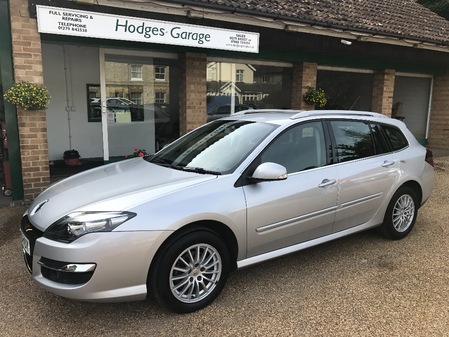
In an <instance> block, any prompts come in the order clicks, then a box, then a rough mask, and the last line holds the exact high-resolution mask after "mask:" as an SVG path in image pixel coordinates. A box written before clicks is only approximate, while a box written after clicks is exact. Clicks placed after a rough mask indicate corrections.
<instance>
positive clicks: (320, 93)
mask: <svg viewBox="0 0 449 337" xmlns="http://www.w3.org/2000/svg"><path fill="white" fill-rule="evenodd" d="M303 98H304V101H305V102H306V103H307V104H311V105H315V106H317V107H319V108H322V107H324V106H325V105H326V103H327V97H326V93H325V92H324V90H323V89H321V88H319V89H315V88H312V87H309V88H308V89H307V92H306V93H305V94H304V96H303Z"/></svg>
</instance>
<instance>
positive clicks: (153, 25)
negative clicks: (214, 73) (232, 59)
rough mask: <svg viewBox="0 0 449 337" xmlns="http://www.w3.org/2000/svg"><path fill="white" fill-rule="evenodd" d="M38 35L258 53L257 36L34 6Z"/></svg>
mask: <svg viewBox="0 0 449 337" xmlns="http://www.w3.org/2000/svg"><path fill="white" fill-rule="evenodd" d="M36 8H37V23H38V30H39V33H45V34H58V35H70V36H80V37H90V38H100V39H112V40H123V41H136V42H149V43H158V44H169V45H177V46H187V47H198V48H210V49H221V50H230V51H240V52H247V53H258V52H259V33H254V32H245V31H235V30H229V29H221V28H215V27H206V26H199V25H189V24H184V23H178V22H168V21H159V20H151V19H145V18H137V17H129V16H118V15H113V14H105V13H97V12H88V11H80V10H73V9H67V8H58V7H49V6H41V5H37V6H36Z"/></svg>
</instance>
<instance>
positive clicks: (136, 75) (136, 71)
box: [130, 64, 142, 81]
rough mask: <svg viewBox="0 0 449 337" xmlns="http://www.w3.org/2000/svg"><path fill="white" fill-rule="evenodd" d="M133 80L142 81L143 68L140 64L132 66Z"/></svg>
mask: <svg viewBox="0 0 449 337" xmlns="http://www.w3.org/2000/svg"><path fill="white" fill-rule="evenodd" d="M130 68H131V80H140V81H141V80H142V66H141V65H139V64H131V65H130Z"/></svg>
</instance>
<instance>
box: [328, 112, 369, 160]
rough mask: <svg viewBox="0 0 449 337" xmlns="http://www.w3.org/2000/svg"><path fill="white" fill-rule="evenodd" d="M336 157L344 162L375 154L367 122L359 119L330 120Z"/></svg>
mask: <svg viewBox="0 0 449 337" xmlns="http://www.w3.org/2000/svg"><path fill="white" fill-rule="evenodd" d="M330 124H331V127H332V131H333V132H334V137H335V143H336V150H337V159H338V161H339V162H345V161H349V160H354V159H360V158H366V157H370V156H373V155H375V150H374V142H373V138H372V135H371V130H370V127H369V125H368V124H366V123H364V122H359V121H346V120H342V121H331V122H330Z"/></svg>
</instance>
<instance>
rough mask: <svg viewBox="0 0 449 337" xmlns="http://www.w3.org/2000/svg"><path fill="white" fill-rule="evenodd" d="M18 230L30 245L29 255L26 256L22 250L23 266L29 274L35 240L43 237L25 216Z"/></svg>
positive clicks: (31, 269)
mask: <svg viewBox="0 0 449 337" xmlns="http://www.w3.org/2000/svg"><path fill="white" fill-rule="evenodd" d="M20 229H21V231H22V234H23V235H24V236H25V237H26V238H27V239H28V241H29V243H30V252H31V254H27V253H26V252H25V250H23V258H24V260H25V265H26V267H27V269H28V271H29V272H30V273H32V271H33V252H34V246H35V244H36V240H37V239H38V238H40V237H42V236H43V235H44V233H43V232H41V231H40V230H38V229H37V228H36V227H34V226H33V225H32V224H31V222H30V220H29V219H28V216H27V215H25V216H24V217H22V221H21V223H20Z"/></svg>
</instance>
